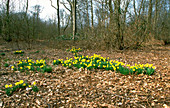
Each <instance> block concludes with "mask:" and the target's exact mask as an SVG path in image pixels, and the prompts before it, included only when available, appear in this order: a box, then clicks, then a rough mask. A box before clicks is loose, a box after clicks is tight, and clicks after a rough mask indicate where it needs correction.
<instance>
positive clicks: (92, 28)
mask: <svg viewBox="0 0 170 108" xmlns="http://www.w3.org/2000/svg"><path fill="white" fill-rule="evenodd" d="M91 27H92V29H93V27H94V25H93V0H91Z"/></svg>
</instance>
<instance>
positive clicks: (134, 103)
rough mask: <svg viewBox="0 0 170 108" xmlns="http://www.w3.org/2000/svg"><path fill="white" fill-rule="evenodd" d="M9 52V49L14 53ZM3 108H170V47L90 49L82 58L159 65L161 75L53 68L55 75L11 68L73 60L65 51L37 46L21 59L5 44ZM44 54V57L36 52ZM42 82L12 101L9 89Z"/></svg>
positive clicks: (0, 66) (0, 81)
mask: <svg viewBox="0 0 170 108" xmlns="http://www.w3.org/2000/svg"><path fill="white" fill-rule="evenodd" d="M8 49H9V50H8ZM0 51H1V52H0V53H2V52H4V53H5V56H1V55H0V107H2V108H3V107H16V108H17V107H24V108H25V107H34V108H44V107H46V108H53V107H57V108H58V107H60V108H77V107H80V108H87V107H90V108H91V107H94V108H95V107H96V108H117V107H124V108H130V107H132V108H150V107H154V108H162V107H164V108H169V107H170V46H168V45H167V46H152V47H147V48H141V49H140V50H124V51H112V52H109V53H108V52H106V51H93V50H85V49H83V52H81V54H82V55H93V54H94V53H95V54H100V55H102V56H103V57H109V58H110V59H112V60H118V61H121V62H124V63H128V64H132V65H134V64H135V63H137V64H138V63H141V64H146V63H149V64H153V65H154V66H155V67H156V72H155V73H154V74H153V75H151V76H149V75H144V74H139V75H122V74H120V73H116V72H112V71H104V70H95V71H87V70H79V69H67V68H65V67H62V66H61V65H58V66H53V67H52V68H53V71H52V72H51V73H41V72H31V71H30V72H29V73H26V72H20V71H15V72H14V71H11V68H10V67H5V66H4V64H5V63H8V64H10V65H13V64H14V63H16V62H17V61H18V60H20V59H26V58H27V57H29V58H31V59H33V60H37V59H39V60H40V59H44V60H46V62H47V63H48V64H51V65H52V62H53V60H54V59H65V58H66V57H72V54H71V53H68V52H66V51H65V50H64V49H53V48H47V47H37V48H34V49H31V50H24V52H25V53H24V54H23V56H20V55H15V54H14V53H13V51H11V50H10V47H6V46H4V45H2V44H1V45H0ZM36 51H39V52H36ZM20 80H24V81H28V82H33V81H36V83H37V87H38V88H39V91H38V92H33V91H28V90H26V89H24V90H19V91H17V92H14V93H13V95H12V96H7V95H6V93H5V92H4V89H5V85H6V84H14V83H15V82H17V81H20Z"/></svg>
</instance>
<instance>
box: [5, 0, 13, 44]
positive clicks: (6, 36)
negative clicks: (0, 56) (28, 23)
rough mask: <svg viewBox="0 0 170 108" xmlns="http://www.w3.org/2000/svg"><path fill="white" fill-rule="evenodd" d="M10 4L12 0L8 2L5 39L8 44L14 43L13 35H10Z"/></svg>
mask: <svg viewBox="0 0 170 108" xmlns="http://www.w3.org/2000/svg"><path fill="white" fill-rule="evenodd" d="M9 3H10V0H7V3H6V8H7V9H6V10H7V11H6V17H5V25H4V27H5V28H4V35H5V37H4V39H5V40H6V41H7V42H10V41H12V38H11V34H10V19H9Z"/></svg>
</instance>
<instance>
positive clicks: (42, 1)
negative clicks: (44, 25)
mask: <svg viewBox="0 0 170 108" xmlns="http://www.w3.org/2000/svg"><path fill="white" fill-rule="evenodd" d="M52 1H53V5H54V6H57V0H52ZM29 5H30V6H29V8H30V9H29V10H31V9H32V8H31V7H32V6H35V5H40V6H42V12H41V13H40V17H41V18H43V19H49V18H52V17H53V16H55V15H56V13H57V12H56V10H55V9H54V8H53V7H52V6H51V2H50V0H30V1H29ZM60 8H63V6H62V5H60Z"/></svg>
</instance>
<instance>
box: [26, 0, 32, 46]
mask: <svg viewBox="0 0 170 108" xmlns="http://www.w3.org/2000/svg"><path fill="white" fill-rule="evenodd" d="M28 4H29V0H27V3H26V10H25V20H26V24H27V27H26V28H27V32H26V35H27V42H28V49H31V40H30V27H29V20H28V17H27V13H28Z"/></svg>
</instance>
